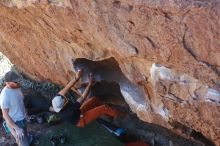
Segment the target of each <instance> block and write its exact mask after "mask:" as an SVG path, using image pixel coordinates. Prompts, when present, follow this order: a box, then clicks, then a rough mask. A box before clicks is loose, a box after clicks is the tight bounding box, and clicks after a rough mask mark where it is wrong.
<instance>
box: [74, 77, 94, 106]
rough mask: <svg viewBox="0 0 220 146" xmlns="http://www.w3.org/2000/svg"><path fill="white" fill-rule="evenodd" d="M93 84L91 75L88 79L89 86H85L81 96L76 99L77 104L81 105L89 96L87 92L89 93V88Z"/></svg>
mask: <svg viewBox="0 0 220 146" xmlns="http://www.w3.org/2000/svg"><path fill="white" fill-rule="evenodd" d="M93 82H94V80H93V76H92V75H91V76H90V77H89V84H88V85H87V87H86V89H85V90H84V92H83V94H82V96H81V97H80V98H78V99H77V102H79V103H80V104H83V102H84V101H85V100H86V99H87V98H88V94H89V91H90V88H91V86H92V84H93Z"/></svg>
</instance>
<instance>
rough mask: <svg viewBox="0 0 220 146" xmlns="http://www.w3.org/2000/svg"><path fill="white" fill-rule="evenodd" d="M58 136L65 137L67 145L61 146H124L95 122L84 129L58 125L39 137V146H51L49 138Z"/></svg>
mask: <svg viewBox="0 0 220 146" xmlns="http://www.w3.org/2000/svg"><path fill="white" fill-rule="evenodd" d="M60 134H64V135H66V136H67V143H66V144H64V145H63V146H113V145H114V146H124V144H123V143H121V142H120V141H119V140H118V139H117V138H116V137H115V136H114V135H112V134H111V133H109V132H108V131H107V130H106V129H105V128H103V127H102V126H101V125H100V124H98V123H97V122H92V123H91V124H89V125H87V126H86V127H84V128H77V127H75V126H74V125H70V124H60V125H58V126H56V128H52V129H51V130H49V131H48V132H46V133H45V134H44V135H42V136H40V139H39V142H40V144H39V145H41V146H47V145H48V146H49V145H51V143H50V137H51V136H52V135H60Z"/></svg>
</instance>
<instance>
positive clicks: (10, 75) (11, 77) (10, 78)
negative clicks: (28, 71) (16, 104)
mask: <svg viewBox="0 0 220 146" xmlns="http://www.w3.org/2000/svg"><path fill="white" fill-rule="evenodd" d="M19 81H20V76H19V75H18V74H16V73H15V72H14V71H9V72H7V73H6V74H5V82H15V83H19Z"/></svg>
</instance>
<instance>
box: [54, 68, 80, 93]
mask: <svg viewBox="0 0 220 146" xmlns="http://www.w3.org/2000/svg"><path fill="white" fill-rule="evenodd" d="M82 75H83V69H81V70H80V71H79V72H77V75H76V78H75V79H73V80H71V81H70V82H69V83H68V84H67V85H66V86H65V87H64V88H63V89H62V90H61V91H60V92H58V93H59V94H60V95H62V96H65V95H66V93H67V92H68V91H69V90H70V89H71V88H72V87H74V86H75V85H76V83H77V82H78V81H79V79H80V78H81V76H82Z"/></svg>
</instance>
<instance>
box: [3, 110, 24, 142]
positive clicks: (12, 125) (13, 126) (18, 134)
mask: <svg viewBox="0 0 220 146" xmlns="http://www.w3.org/2000/svg"><path fill="white" fill-rule="evenodd" d="M2 114H3V118H4V119H5V121H6V123H7V124H8V126H9V127H10V128H11V129H12V130H14V131H15V134H16V137H17V138H19V139H20V138H22V137H23V136H24V134H23V130H22V129H21V128H19V127H18V126H17V125H16V124H15V123H14V121H13V120H12V119H11V117H10V116H9V109H2Z"/></svg>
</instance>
